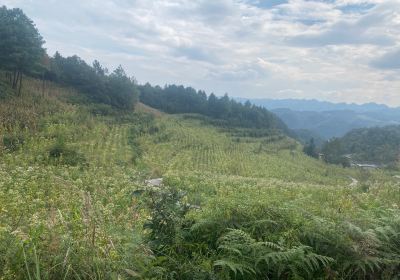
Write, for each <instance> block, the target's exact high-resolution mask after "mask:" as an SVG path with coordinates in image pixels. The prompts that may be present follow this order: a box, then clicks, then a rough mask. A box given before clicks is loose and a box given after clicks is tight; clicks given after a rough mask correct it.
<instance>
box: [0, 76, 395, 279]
mask: <svg viewBox="0 0 400 280" xmlns="http://www.w3.org/2000/svg"><path fill="white" fill-rule="evenodd" d="M26 83H27V84H26V86H25V87H24V89H23V92H22V95H21V96H19V97H6V98H5V99H3V100H2V103H1V105H0V117H1V119H2V126H1V133H0V134H1V136H2V139H3V141H2V149H1V151H2V152H1V156H0V173H1V176H0V213H1V214H0V252H1V254H0V279H260V278H261V277H262V275H268V277H270V279H292V278H293V279H294V278H295V277H297V278H296V279H316V278H321V279H329V278H330V277H331V276H329V275H335V276H334V277H336V279H364V277H366V275H371V274H373V275H377V276H376V277H377V278H376V279H378V278H379V277H386V279H393V278H392V277H394V275H397V273H398V270H397V269H398V261H399V252H398V248H399V247H398V246H397V245H398V242H399V236H398V232H399V225H400V221H399V206H398V201H399V200H400V195H399V191H398V184H397V183H396V182H395V181H392V179H391V178H390V177H388V176H387V175H385V174H384V173H383V172H382V173H379V172H377V173H363V172H361V171H355V170H351V169H344V168H341V167H337V166H331V165H326V164H325V163H323V162H322V161H318V160H315V159H312V158H309V157H307V156H305V155H303V154H302V152H301V146H300V145H299V144H298V143H297V142H295V141H294V140H292V139H290V138H288V137H286V136H282V135H280V134H277V135H269V136H266V137H249V136H240V135H247V134H248V133H243V129H241V128H238V129H236V130H234V129H228V130H227V129H223V128H221V127H217V126H213V125H211V124H210V123H209V122H208V121H204V120H203V119H202V118H199V117H198V116H196V115H168V114H163V113H160V112H158V111H156V110H154V109H151V108H149V107H146V106H143V105H140V104H139V105H138V106H137V112H136V113H132V112H124V111H120V110H117V109H112V108H109V110H106V113H104V110H99V108H102V109H104V108H103V105H101V106H100V105H95V104H87V105H85V104H78V103H76V102H75V101H74V100H76V99H77V98H76V96H77V95H79V93H77V92H75V91H74V90H71V89H69V88H63V87H60V86H58V85H56V84H51V85H49V86H48V87H47V90H46V91H45V94H44V95H43V93H42V92H41V91H40V90H39V89H40V82H39V81H36V80H29V81H28V82H26ZM99 112H103V113H102V114H99ZM247 132H248V131H247ZM7 139H8V140H10V139H11V140H12V141H11V142H10V141H8V140H7ZM10 143H11V144H10ZM57 151H59V153H57ZM155 177H163V178H164V182H165V186H162V187H160V188H157V187H156V188H154V187H153V188H152V187H146V186H145V183H144V180H145V179H149V178H155ZM350 177H353V178H357V180H359V184H358V185H357V186H353V187H349V185H350V183H351V182H352V181H351V179H350ZM190 205H191V206H190ZM299 277H300V278H299ZM331 279H332V278H331ZM374 279H375V278H374ZM379 279H381V278H379Z"/></svg>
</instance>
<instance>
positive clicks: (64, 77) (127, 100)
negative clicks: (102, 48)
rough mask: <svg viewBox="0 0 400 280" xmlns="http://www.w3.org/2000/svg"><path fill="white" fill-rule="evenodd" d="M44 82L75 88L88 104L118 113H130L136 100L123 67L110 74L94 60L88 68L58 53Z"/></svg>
mask: <svg viewBox="0 0 400 280" xmlns="http://www.w3.org/2000/svg"><path fill="white" fill-rule="evenodd" d="M46 78H47V79H49V80H52V81H55V82H57V83H59V84H63V85H66V86H71V87H74V88H75V89H77V90H78V91H79V92H81V93H84V94H85V95H86V96H87V97H89V98H90V100H91V101H94V102H99V103H105V104H109V105H112V106H114V107H117V108H120V109H132V108H133V106H134V104H135V103H136V102H137V100H138V96H139V91H138V89H137V86H136V82H135V80H134V79H133V78H130V77H128V76H127V74H126V73H125V71H124V69H123V68H122V66H119V67H118V68H117V69H115V70H114V71H113V72H112V73H110V74H109V73H108V70H107V69H106V68H104V67H103V66H101V64H100V63H99V62H98V61H97V60H95V61H94V63H93V65H92V66H91V65H89V64H87V63H86V62H85V61H84V60H82V59H81V58H80V57H78V56H76V55H75V56H71V57H63V56H61V55H60V54H59V53H58V52H57V53H56V54H55V55H54V56H53V57H52V58H50V63H49V69H48V71H47V73H46Z"/></svg>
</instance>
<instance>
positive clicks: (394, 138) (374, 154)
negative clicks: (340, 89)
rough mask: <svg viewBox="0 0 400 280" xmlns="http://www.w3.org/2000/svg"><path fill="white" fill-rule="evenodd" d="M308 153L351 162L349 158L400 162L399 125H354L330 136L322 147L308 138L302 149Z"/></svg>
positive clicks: (344, 164)
mask: <svg viewBox="0 0 400 280" xmlns="http://www.w3.org/2000/svg"><path fill="white" fill-rule="evenodd" d="M303 152H304V153H306V154H307V155H309V156H312V157H317V156H318V153H321V154H323V157H324V160H325V161H326V162H328V163H333V164H341V165H343V166H345V167H347V166H350V164H351V162H352V161H354V162H359V163H360V162H361V163H374V164H381V165H390V166H393V167H394V166H396V165H398V164H399V162H400V126H396V125H392V126H385V127H372V128H360V129H354V130H352V131H350V132H348V133H347V134H346V135H344V136H343V137H341V138H332V139H330V140H328V141H326V142H325V143H324V144H323V145H322V147H317V146H316V145H315V143H314V141H313V139H311V141H309V142H308V143H307V144H306V145H305V146H304V149H303Z"/></svg>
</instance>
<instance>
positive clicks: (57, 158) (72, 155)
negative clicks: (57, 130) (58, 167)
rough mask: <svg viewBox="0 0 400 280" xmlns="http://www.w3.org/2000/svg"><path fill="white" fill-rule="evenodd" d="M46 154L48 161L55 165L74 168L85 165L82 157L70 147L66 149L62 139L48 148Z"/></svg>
mask: <svg viewBox="0 0 400 280" xmlns="http://www.w3.org/2000/svg"><path fill="white" fill-rule="evenodd" d="M48 153H49V157H50V160H51V161H53V162H55V163H57V164H66V165H71V166H76V165H83V164H85V163H86V159H85V157H84V155H83V154H81V153H79V152H78V151H76V150H75V149H73V148H72V147H68V146H67V145H66V144H65V140H64V139H63V138H62V137H59V138H58V139H57V141H56V143H55V144H54V145H53V146H52V147H50V149H49V152H48Z"/></svg>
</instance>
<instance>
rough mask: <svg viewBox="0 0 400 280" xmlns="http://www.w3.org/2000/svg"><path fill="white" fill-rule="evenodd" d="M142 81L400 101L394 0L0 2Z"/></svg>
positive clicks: (69, 46) (52, 38)
mask: <svg viewBox="0 0 400 280" xmlns="http://www.w3.org/2000/svg"><path fill="white" fill-rule="evenodd" d="M0 4H3V5H6V6H8V7H20V8H22V9H23V10H24V11H25V12H26V14H27V15H28V16H29V17H31V18H32V19H33V20H34V21H35V23H36V24H37V27H38V28H39V30H40V32H41V33H42V35H43V36H44V37H45V39H46V41H47V42H46V48H47V49H48V52H49V53H50V54H53V53H54V52H55V51H56V50H59V51H60V52H61V53H62V54H63V55H72V54H77V55H79V56H81V57H82V58H84V59H85V60H87V61H88V62H91V61H93V60H94V59H98V60H100V62H102V64H104V65H105V66H107V67H108V68H110V69H112V68H114V67H116V66H117V65H119V64H122V65H123V66H124V68H125V69H126V70H127V72H128V73H129V74H130V75H133V76H135V78H136V79H137V80H138V81H139V82H140V83H145V82H150V83H152V84H159V85H164V84H171V83H177V84H184V85H190V86H193V87H195V88H198V89H204V90H206V91H207V92H209V93H210V92H215V93H216V94H219V95H222V94H224V93H228V94H229V95H231V96H238V97H239V96H240V97H249V98H307V99H308V98H315V99H320V100H329V101H334V102H339V101H340V102H342V101H344V102H356V103H366V102H378V103H385V104H388V105H390V106H400V75H399V73H400V1H399V0H393V1H392V0H308V1H307V0H153V1H151V0H86V1H83V0H69V1H61V0H40V1H39V0H9V1H7V0H0Z"/></svg>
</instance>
